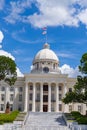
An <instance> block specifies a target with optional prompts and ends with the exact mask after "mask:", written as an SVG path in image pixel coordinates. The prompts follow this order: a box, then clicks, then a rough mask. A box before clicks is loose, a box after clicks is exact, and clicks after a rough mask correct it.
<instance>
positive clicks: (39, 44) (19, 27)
mask: <svg viewBox="0 0 87 130" xmlns="http://www.w3.org/2000/svg"><path fill="white" fill-rule="evenodd" d="M45 26H46V27H47V32H48V34H47V35H48V40H47V41H48V43H49V44H50V47H51V49H52V50H53V51H55V53H56V54H57V56H58V57H59V60H60V67H63V69H70V70H71V71H74V70H76V67H77V66H78V65H79V61H80V58H81V56H82V54H84V53H85V52H87V1H86V0H83V1H82V0H50V1H47V0H9V1H7V0H0V32H1V33H2V34H1V35H0V39H1V40H0V46H2V48H1V49H0V53H1V54H2V50H3V54H4V53H5V52H7V53H10V55H12V56H13V57H14V58H15V62H16V64H17V66H18V68H19V69H20V71H21V72H22V73H28V72H29V71H30V66H31V65H32V61H33V58H34V56H35V54H36V53H37V52H38V51H39V50H40V49H42V48H43V44H44V43H45V36H44V35H42V32H43V30H42V28H43V27H45ZM2 35H3V36H2ZM7 53H6V54H7ZM65 64H66V66H64V65H65ZM67 66H68V67H67ZM76 72H77V70H76V71H75V73H76ZM69 73H70V71H69Z"/></svg>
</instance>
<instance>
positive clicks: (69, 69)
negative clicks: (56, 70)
mask: <svg viewBox="0 0 87 130" xmlns="http://www.w3.org/2000/svg"><path fill="white" fill-rule="evenodd" d="M60 70H61V73H62V74H68V76H69V77H77V76H78V75H81V73H80V72H79V70H78V67H76V68H75V69H74V68H72V67H70V66H69V65H67V64H64V65H63V66H61V67H60Z"/></svg>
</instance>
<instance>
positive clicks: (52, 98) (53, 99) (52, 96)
mask: <svg viewBox="0 0 87 130" xmlns="http://www.w3.org/2000/svg"><path fill="white" fill-rule="evenodd" d="M51 101H55V96H54V94H53V93H52V95H51Z"/></svg>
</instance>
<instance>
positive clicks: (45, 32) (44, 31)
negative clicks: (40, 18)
mask: <svg viewBox="0 0 87 130" xmlns="http://www.w3.org/2000/svg"><path fill="white" fill-rule="evenodd" d="M42 30H43V32H42V34H43V35H45V34H47V28H46V27H44V28H42Z"/></svg>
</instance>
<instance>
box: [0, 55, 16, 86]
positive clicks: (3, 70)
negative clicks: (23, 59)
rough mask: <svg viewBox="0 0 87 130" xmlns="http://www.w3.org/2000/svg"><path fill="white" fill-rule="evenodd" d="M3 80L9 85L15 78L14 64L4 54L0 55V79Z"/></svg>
mask: <svg viewBox="0 0 87 130" xmlns="http://www.w3.org/2000/svg"><path fill="white" fill-rule="evenodd" d="M1 80H4V81H5V82H7V83H8V84H9V85H10V86H11V85H13V84H14V83H15V81H16V80H17V72H16V64H15V62H14V61H13V60H12V59H11V58H9V57H6V56H0V81H1Z"/></svg>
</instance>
